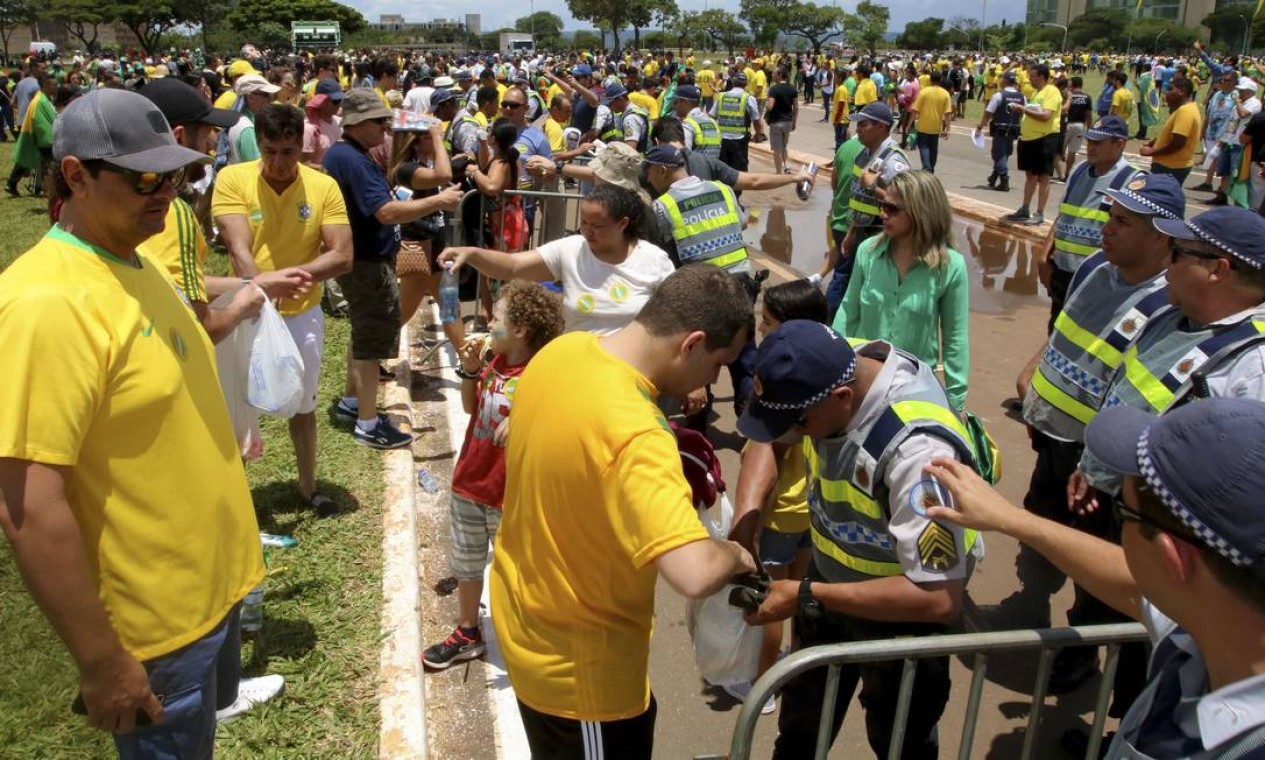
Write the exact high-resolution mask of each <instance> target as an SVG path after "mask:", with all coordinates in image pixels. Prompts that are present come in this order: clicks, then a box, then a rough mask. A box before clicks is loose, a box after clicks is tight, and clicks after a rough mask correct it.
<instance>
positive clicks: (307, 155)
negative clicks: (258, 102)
mask: <svg viewBox="0 0 1265 760" xmlns="http://www.w3.org/2000/svg"><path fill="white" fill-rule="evenodd" d="M312 91H313V93H314V94H313V95H312V97H311V99H309V100H308V102H307V103H306V104H305V105H304V109H303V110H304V119H303V154H302V156H301V159H302V161H303V165H304V166H307V167H309V168H311V169H316V170H317V171H324V169H323V167H322V166H321V161H323V160H324V158H325V152H326V151H327V150H329V149H330V146H332V145H333V144H334V143H336V142H338V141H339V140H340V139H342V136H343V123H342V120H341V119H339V118H338V109H339V108H341V107H342V105H343V88H342V86H341V85H339V84H338V80H337V79H334V78H326V79H322V80H320V81H318V82H317V83H316V86H315V87H314V88H313V90H312Z"/></svg>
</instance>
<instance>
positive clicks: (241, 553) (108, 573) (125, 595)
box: [0, 227, 263, 660]
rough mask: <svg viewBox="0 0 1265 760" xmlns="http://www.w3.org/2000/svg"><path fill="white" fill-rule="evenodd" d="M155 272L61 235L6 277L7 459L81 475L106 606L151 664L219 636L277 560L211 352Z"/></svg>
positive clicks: (2, 336) (78, 506) (79, 493)
mask: <svg viewBox="0 0 1265 760" xmlns="http://www.w3.org/2000/svg"><path fill="white" fill-rule="evenodd" d="M139 261H140V266H139V267H138V266H134V265H132V264H131V263H129V262H125V261H122V260H120V259H117V258H115V257H113V256H111V255H110V254H109V253H107V252H105V251H103V250H101V249H99V248H96V247H95V246H91V245H90V244H88V243H86V242H84V241H82V240H80V239H78V238H76V237H74V236H72V235H70V234H69V233H67V232H65V231H63V230H62V229H61V228H59V227H54V228H53V229H51V230H50V231H49V232H48V233H47V234H46V235H45V236H44V237H43V239H41V240H40V242H38V243H36V244H35V246H34V247H32V248H31V249H30V250H28V251H27V252H26V253H25V254H24V255H23V256H21V257H20V258H18V259H17V260H16V261H15V262H14V263H13V264H12V265H11V266H10V267H9V268H8V269H7V270H6V271H5V272H4V273H3V274H0V345H3V346H4V350H5V361H4V362H0V404H3V408H4V410H5V414H4V416H3V418H2V421H0V457H11V458H15V459H23V460H27V461H32V462H39V463H41V464H45V465H50V466H59V467H65V468H67V475H66V500H67V502H68V503H69V505H70V509H71V511H72V512H73V514H74V517H75V522H76V523H77V524H78V526H79V533H80V540H81V541H82V543H83V552H84V558H85V559H86V561H87V563H88V568H89V573H90V577H91V578H92V581H93V583H94V584H95V585H96V587H97V593H98V597H99V598H100V600H101V603H102V605H103V606H104V607H105V611H106V614H107V615H108V616H109V618H110V623H111V625H112V626H113V627H114V630H115V631H116V632H117V633H118V636H119V640H120V641H121V642H122V644H123V647H124V648H125V649H126V650H127V651H128V652H130V653H131V654H132V655H133V656H134V657H136V658H137V659H138V660H148V659H152V658H154V657H158V656H161V655H164V654H168V653H170V652H174V651H176V650H177V649H180V648H181V647H183V646H186V645H188V644H190V643H192V642H193V641H196V640H197V639H199V638H201V637H202V636H204V635H206V634H207V633H209V632H210V631H211V630H213V629H214V628H215V626H217V625H219V624H220V623H221V622H222V621H223V620H224V618H225V616H227V615H228V613H229V612H230V611H231V610H232V608H233V605H235V604H236V603H237V602H239V601H241V600H242V599H243V598H244V597H245V596H246V594H247V593H248V592H249V591H250V589H251V588H253V587H254V586H256V585H257V584H258V583H259V581H260V580H261V579H262V578H263V556H262V554H261V552H260V549H259V525H258V523H256V521H255V511H254V507H253V505H252V502H251V495H250V488H249V486H248V485H247V483H246V472H245V470H243V469H242V461H241V455H240V451H239V449H238V446H237V442H236V440H235V439H234V436H233V426H232V423H231V422H230V421H229V416H228V408H227V407H226V405H225V403H224V396H223V393H222V392H221V391H220V383H219V378H218V377H217V375H216V369H215V353H214V349H213V348H212V346H211V341H210V339H209V338H208V337H207V335H206V333H205V332H203V330H202V326H201V325H199V324H198V321H197V318H196V317H195V316H194V315H193V312H192V311H190V310H189V308H188V307H186V306H185V304H184V302H183V301H182V300H181V299H180V296H179V295H178V294H177V293H176V290H175V288H173V287H172V284H171V281H170V280H168V279H167V275H166V274H165V273H164V272H163V270H162V267H159V266H158V265H156V264H155V263H154V262H153V261H151V260H149V259H146V258H144V257H143V256H142V257H140V259H139ZM50 357H55V358H56V361H50Z"/></svg>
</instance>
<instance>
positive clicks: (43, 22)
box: [8, 18, 139, 56]
mask: <svg viewBox="0 0 1265 760" xmlns="http://www.w3.org/2000/svg"><path fill="white" fill-rule="evenodd" d="M89 36H91V34H89ZM32 42H51V43H53V44H54V45H56V46H57V51H58V53H66V54H73V53H74V52H75V51H76V50H84V49H85V46H84V44H83V43H82V42H80V41H79V38H77V37H72V36H71V35H70V33H69V32H68V31H66V26H65V25H64V24H61V23H59V22H56V21H51V20H49V19H46V18H39V19H37V20H36V22H35V23H34V24H31V25H30V26H19V27H16V28H15V29H14V30H13V36H12V37H10V38H9V45H8V48H9V55H10V56H19V55H26V53H27V51H28V50H30V47H31V43H32ZM138 46H139V43H138V42H137V40H136V35H134V34H132V32H131V30H129V29H128V28H127V27H126V26H123V25H122V24H119V23H114V24H101V25H100V26H99V27H98V28H97V48H98V49H99V50H119V49H123V50H130V49H134V48H136V47H138Z"/></svg>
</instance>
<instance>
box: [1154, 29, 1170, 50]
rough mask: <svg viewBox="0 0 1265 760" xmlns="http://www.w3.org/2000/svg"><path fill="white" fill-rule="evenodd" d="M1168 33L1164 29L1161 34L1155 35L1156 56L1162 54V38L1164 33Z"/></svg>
mask: <svg viewBox="0 0 1265 760" xmlns="http://www.w3.org/2000/svg"><path fill="white" fill-rule="evenodd" d="M1167 31H1168V30H1167V29H1163V30H1161V31H1160V33H1159V34H1157V35H1155V54H1156V55H1159V54H1160V37H1163V36H1164V33H1165V32H1167Z"/></svg>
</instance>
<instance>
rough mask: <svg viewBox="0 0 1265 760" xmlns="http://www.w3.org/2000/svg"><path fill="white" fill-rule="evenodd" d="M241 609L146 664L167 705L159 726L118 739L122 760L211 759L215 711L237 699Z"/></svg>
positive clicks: (116, 736)
mask: <svg viewBox="0 0 1265 760" xmlns="http://www.w3.org/2000/svg"><path fill="white" fill-rule="evenodd" d="M241 647H242V641H241V605H240V604H238V605H236V606H234V607H233V610H232V611H231V612H230V613H229V614H228V617H226V618H224V620H223V621H221V622H220V624H219V625H217V626H216V627H215V628H214V629H212V630H211V632H210V633H208V634H206V635H205V636H203V637H202V638H200V639H198V640H197V641H195V642H193V643H192V644H189V645H188V646H186V647H184V648H182V649H178V650H176V651H175V652H172V653H170V654H165V655H162V656H161V657H156V658H154V659H152V660H148V661H146V662H145V663H144V665H145V670H146V671H148V672H149V687H150V689H152V690H153V692H154V694H155V695H156V696H157V697H158V699H159V701H161V702H162V704H163V719H162V722H161V723H157V724H155V725H152V726H145V727H138V728H136V729H134V730H133V731H132V732H131V733H127V734H114V746H115V747H116V748H117V749H118V752H119V757H120V758H122V760H180V759H185V758H198V759H201V758H207V759H208V760H209V758H211V756H212V755H213V754H214V749H215V711H216V709H217V708H219V709H222V708H224V707H227V706H228V705H231V704H232V703H233V701H234V700H236V699H237V686H238V683H239V681H240V680H241Z"/></svg>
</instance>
